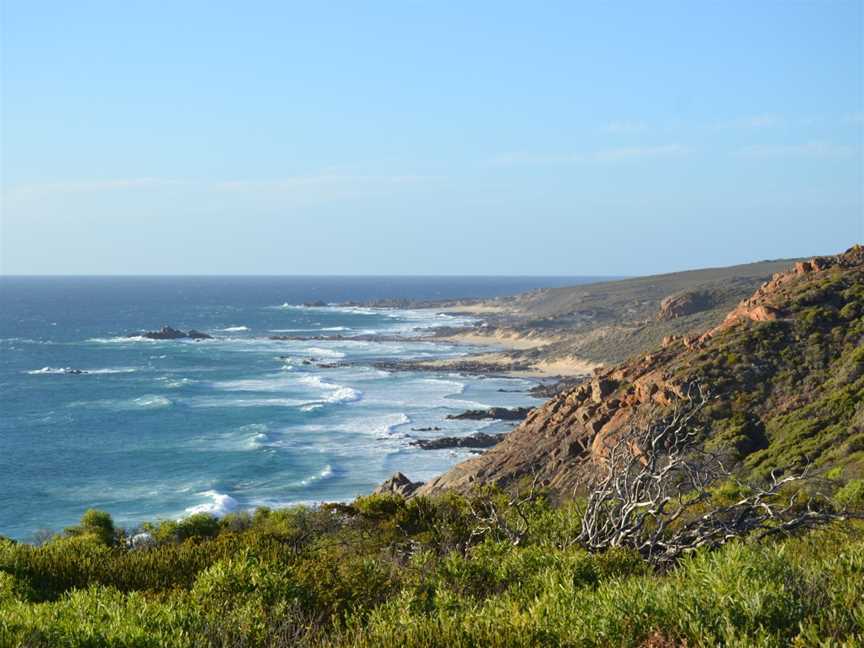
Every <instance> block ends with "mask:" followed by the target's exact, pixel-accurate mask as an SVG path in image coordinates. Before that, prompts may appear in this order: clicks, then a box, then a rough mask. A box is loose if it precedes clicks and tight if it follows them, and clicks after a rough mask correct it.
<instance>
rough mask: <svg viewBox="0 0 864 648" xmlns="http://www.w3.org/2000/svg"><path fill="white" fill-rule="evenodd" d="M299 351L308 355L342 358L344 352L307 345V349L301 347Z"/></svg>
mask: <svg viewBox="0 0 864 648" xmlns="http://www.w3.org/2000/svg"><path fill="white" fill-rule="evenodd" d="M300 353H306V354H308V355H310V356H323V357H325V358H344V357H345V354H344V353H342V352H341V351H335V350H333V349H322V348H320V347H309V348H307V349H301V350H300Z"/></svg>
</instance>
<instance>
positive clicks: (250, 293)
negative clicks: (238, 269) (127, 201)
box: [0, 277, 587, 539]
mask: <svg viewBox="0 0 864 648" xmlns="http://www.w3.org/2000/svg"><path fill="white" fill-rule="evenodd" d="M584 281H587V279H584V278H582V279H580V278H574V277H569V278H560V277H557V278H556V277H552V278H541V277H530V278H518V277H517V278H506V277H503V278H502V277H497V278H484V277H480V278H478V277H470V278H468V277H466V278H453V277H446V278H434V277H423V278H419V277H393V278H363V277H350V278H348V277H208V278H201V277H191V278H190V277H148V278H139V277H122V278H118V277H114V278H103V277H99V278H97V277H66V278H59V277H55V278H36V277H4V278H0V535H6V536H9V537H13V538H17V539H27V538H29V537H32V535H33V533H34V532H36V531H37V530H40V529H51V530H58V529H60V528H62V527H63V526H64V525H68V524H71V523H74V522H75V521H76V520H77V519H78V518H79V517H80V515H81V513H82V512H83V511H84V510H86V509H87V508H90V507H96V508H100V509H104V510H107V511H109V512H110V513H111V514H112V515H113V516H114V518H115V520H116V521H117V522H118V523H120V524H123V525H126V526H134V525H135V524H137V523H140V522H141V521H145V520H155V519H159V518H177V517H181V516H184V515H188V514H190V513H193V512H197V511H210V512H213V513H216V514H222V513H225V512H228V511H232V510H242V509H246V508H252V507H255V506H258V505H268V506H281V505H288V504H291V503H298V502H317V501H325V500H345V499H350V498H352V497H354V496H356V495H359V494H362V493H366V492H368V491H370V490H371V489H372V488H373V487H374V486H375V485H376V484H378V483H380V482H381V481H382V480H384V479H386V478H387V477H388V476H390V475H391V474H392V473H393V472H395V471H397V470H400V471H402V472H404V473H406V474H407V475H409V476H410V477H411V478H412V479H428V478H430V477H433V476H434V475H436V474H438V473H440V472H442V471H444V470H446V469H447V468H449V467H450V466H451V465H453V464H454V463H456V462H457V461H460V460H462V459H464V458H466V457H467V456H469V455H468V454H467V453H466V452H465V451H451V450H439V451H427V450H418V449H416V448H413V447H411V446H409V445H408V442H409V441H410V440H411V438H412V437H413V438H418V437H424V436H427V437H428V436H433V435H454V434H469V433H472V432H475V431H477V430H479V429H486V430H487V431H496V430H506V429H509V428H510V424H507V423H502V422H497V423H495V422H493V423H490V422H488V421H485V422H484V421H479V422H478V421H450V420H446V419H445V416H446V415H447V414H448V413H454V412H459V411H462V410H465V409H469V408H478V407H485V406H493V405H494V406H516V405H525V404H531V403H534V402H536V401H535V400H534V399H533V398H531V397H530V396H529V395H528V394H526V393H525V391H524V390H525V389H527V388H529V387H530V386H531V383H530V382H529V381H526V380H521V379H499V378H477V377H466V376H462V375H456V374H448V373H442V374H430V373H421V372H410V373H409V372H386V371H381V370H379V369H376V368H374V367H373V366H371V365H372V363H374V362H375V361H376V360H392V359H400V358H444V357H453V356H458V355H463V354H465V353H468V352H470V351H472V349H470V348H468V347H464V346H456V345H451V344H441V343H434V342H430V341H428V340H424V339H423V331H424V329H427V330H428V329H429V328H430V327H434V326H439V325H442V324H449V325H458V324H463V323H469V322H470V318H462V317H450V316H447V315H442V314H439V313H436V312H435V311H426V310H396V309H372V308H351V307H335V306H328V307H317V308H316V307H302V306H297V304H302V303H304V302H311V301H316V300H321V301H324V302H327V303H332V302H343V301H349V300H353V301H364V300H370V299H376V298H414V299H432V298H449V297H462V296H477V297H488V296H495V295H502V294H510V293H515V292H519V291H523V290H528V289H533V288H538V287H544V286H558V285H570V284H575V283H580V282H584ZM163 324H169V325H171V326H174V327H175V328H181V329H184V330H185V329H189V328H194V329H197V330H201V331H207V332H209V333H211V334H213V335H214V336H215V339H213V340H205V341H200V342H193V341H187V340H173V341H152V340H146V339H141V338H131V339H130V338H127V337H125V336H126V335H127V334H129V333H132V332H135V331H141V330H145V329H154V328H159V327H161V326H162V325H163ZM335 333H339V334H341V335H343V336H351V335H354V334H361V333H384V334H396V333H398V334H402V335H405V336H408V337H409V338H411V339H409V340H407V341H400V342H367V341H358V340H339V341H329V340H328V341H320V340H316V341H311V340H310V341H274V340H269V339H267V336H270V335H279V334H284V335H303V336H313V335H332V334H335ZM322 364H324V365H331V366H330V367H321V366H319V365H322ZM333 364H339V365H340V366H338V367H333V366H332V365H333ZM67 368H73V369H81V370H83V371H85V372H86V373H82V374H70V373H68V372H67V371H66V369H67ZM520 390H522V391H520ZM422 427H440V428H442V430H441V431H438V432H419V431H415V430H412V428H422Z"/></svg>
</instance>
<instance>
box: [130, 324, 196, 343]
mask: <svg viewBox="0 0 864 648" xmlns="http://www.w3.org/2000/svg"><path fill="white" fill-rule="evenodd" d="M126 337H130V338H132V337H143V338H147V339H148V340H183V339H192V340H211V339H213V336H212V335H208V334H207V333H202V332H201V331H196V330H195V329H192V330H190V331H189V332H188V333H187V332H186V331H181V330H180V329H175V328H172V327H170V326H163V327H162V328H161V329H159V330H158V331H141V332H139V333H130V334H129V335H127V336H126Z"/></svg>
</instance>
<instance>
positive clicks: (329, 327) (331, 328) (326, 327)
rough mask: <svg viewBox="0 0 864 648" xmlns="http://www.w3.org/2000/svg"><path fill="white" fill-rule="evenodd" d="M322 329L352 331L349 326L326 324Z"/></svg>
mask: <svg viewBox="0 0 864 648" xmlns="http://www.w3.org/2000/svg"><path fill="white" fill-rule="evenodd" d="M321 330H322V331H350V330H351V329H350V328H349V327H347V326H325V327H324V328H322V329H321Z"/></svg>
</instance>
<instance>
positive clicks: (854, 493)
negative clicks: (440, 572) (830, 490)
mask: <svg viewBox="0 0 864 648" xmlns="http://www.w3.org/2000/svg"><path fill="white" fill-rule="evenodd" d="M834 501H835V502H837V503H838V504H840V505H841V506H848V507H852V508H864V479H852V480H850V481H849V482H848V483H847V484H846V485H845V486H843V488H841V489H840V490H838V491H837V492H836V493H835V494H834Z"/></svg>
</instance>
